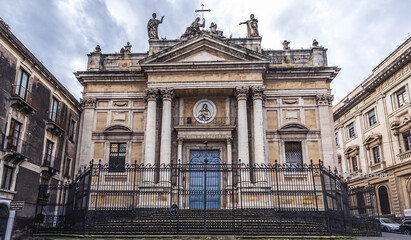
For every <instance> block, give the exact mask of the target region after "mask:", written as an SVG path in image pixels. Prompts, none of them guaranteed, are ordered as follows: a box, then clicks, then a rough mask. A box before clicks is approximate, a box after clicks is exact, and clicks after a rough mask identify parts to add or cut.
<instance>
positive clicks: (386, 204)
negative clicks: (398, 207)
mask: <svg viewBox="0 0 411 240" xmlns="http://www.w3.org/2000/svg"><path fill="white" fill-rule="evenodd" d="M378 197H379V199H380V209H381V215H384V214H391V208H390V199H389V197H388V190H387V188H386V187H385V186H381V187H379V188H378Z"/></svg>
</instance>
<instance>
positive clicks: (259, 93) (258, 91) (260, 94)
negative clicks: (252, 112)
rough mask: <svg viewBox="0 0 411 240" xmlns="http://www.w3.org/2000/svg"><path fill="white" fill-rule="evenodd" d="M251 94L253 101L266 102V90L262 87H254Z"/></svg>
mask: <svg viewBox="0 0 411 240" xmlns="http://www.w3.org/2000/svg"><path fill="white" fill-rule="evenodd" d="M251 94H252V96H253V100H264V88H263V87H261V86H252V87H251Z"/></svg>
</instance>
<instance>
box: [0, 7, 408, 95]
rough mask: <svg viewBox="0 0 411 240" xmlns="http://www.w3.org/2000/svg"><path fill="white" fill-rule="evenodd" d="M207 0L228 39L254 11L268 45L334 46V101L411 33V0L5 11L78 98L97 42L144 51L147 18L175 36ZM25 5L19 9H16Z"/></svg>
mask: <svg viewBox="0 0 411 240" xmlns="http://www.w3.org/2000/svg"><path fill="white" fill-rule="evenodd" d="M202 3H204V5H205V8H206V9H208V8H210V9H211V12H208V13H205V18H206V29H208V26H209V24H210V23H211V22H215V23H217V24H218V28H219V30H223V31H224V34H225V36H227V37H229V36H230V34H232V36H233V37H244V36H245V35H246V27H245V26H244V25H241V26H240V25H239V23H240V22H243V21H245V20H247V19H248V18H249V16H250V14H251V13H253V14H255V17H256V18H257V19H258V20H259V22H258V24H259V32H260V35H261V36H262V37H263V41H262V47H263V48H266V49H282V45H281V44H282V42H283V41H284V39H287V40H288V41H290V42H291V44H290V46H291V48H293V49H299V48H301V47H304V48H308V47H310V45H311V43H312V40H313V39H314V38H315V39H317V40H318V41H319V42H320V45H322V46H324V47H326V48H328V62H329V65H331V66H338V67H341V68H342V70H341V72H340V74H339V75H338V76H337V78H336V79H335V80H334V81H333V83H332V85H331V86H332V88H333V93H334V94H335V99H336V100H335V101H336V102H337V101H338V100H340V99H341V98H342V97H343V96H345V95H346V94H348V93H349V91H351V90H352V89H353V88H354V87H356V86H357V85H358V84H359V83H360V82H362V81H363V80H364V79H365V78H366V77H367V76H368V75H369V74H370V73H371V71H372V69H373V68H374V67H375V66H376V65H377V64H378V63H379V62H381V61H382V60H383V59H384V58H385V57H387V56H388V54H390V53H391V52H392V51H393V50H395V48H397V47H398V46H399V45H400V44H401V43H402V42H403V41H404V40H405V39H406V36H407V35H406V34H407V33H409V32H411V30H410V26H411V22H410V18H409V9H411V2H409V1H407V0H399V1H392V0H363V1H356V0H346V1H327V0H306V1H301V0H291V1H279V0H275V1H273V0H271V1H268V0H267V1H249V0H248V1H233V0H224V1H221V0H202V1H200V0H195V1H191V0H167V1H160V0H152V1H142V0H99V1H87V0H56V1H48V0H38V1H33V2H31V1H29V2H27V1H23V0H15V1H5V0H0V5H1V6H2V7H1V8H0V16H1V17H2V18H4V19H5V20H6V22H7V23H8V24H9V25H10V26H11V27H12V31H13V32H14V33H15V34H16V36H17V37H18V38H19V39H20V40H21V41H22V42H23V43H24V44H25V45H26V46H27V47H28V48H29V49H30V50H31V51H32V52H33V53H34V54H35V55H36V56H37V57H38V58H39V59H40V60H41V61H42V62H43V64H44V65H45V66H46V67H47V68H49V70H50V71H51V72H52V73H53V74H55V76H56V77H57V78H58V79H59V80H60V81H61V82H62V83H63V84H64V85H65V86H67V88H68V89H69V90H71V91H73V95H75V96H76V97H78V96H80V95H81V86H80V84H78V82H77V81H76V79H75V78H74V76H73V74H72V72H74V71H78V70H84V69H85V68H86V64H87V56H86V54H87V53H89V52H90V51H93V50H94V47H95V46H96V45H97V44H99V45H100V46H101V47H102V51H103V52H104V53H111V52H118V51H119V50H120V48H121V47H123V46H124V45H125V44H126V42H127V41H130V43H131V44H132V45H133V48H132V52H146V51H147V50H148V41H147V32H146V31H147V30H146V24H147V21H148V20H149V19H150V18H151V14H152V13H153V12H156V13H157V15H158V17H160V16H162V15H164V16H165V18H164V22H163V24H162V25H160V27H159V35H160V37H167V39H175V38H178V37H179V36H181V34H182V33H183V32H184V30H185V28H186V27H187V26H189V25H190V24H191V22H192V21H193V20H194V18H195V16H196V13H194V10H195V9H199V8H200V7H201V4H202ZM16 9H19V11H15V10H16Z"/></svg>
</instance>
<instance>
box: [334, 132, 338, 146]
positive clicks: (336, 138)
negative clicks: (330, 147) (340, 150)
mask: <svg viewBox="0 0 411 240" xmlns="http://www.w3.org/2000/svg"><path fill="white" fill-rule="evenodd" d="M335 145H336V146H337V147H338V133H335Z"/></svg>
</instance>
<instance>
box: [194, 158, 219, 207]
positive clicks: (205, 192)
mask: <svg viewBox="0 0 411 240" xmlns="http://www.w3.org/2000/svg"><path fill="white" fill-rule="evenodd" d="M219 164H220V151H218V150H191V151H190V189H189V191H190V209H204V200H205V203H206V209H220V200H221V194H220V172H219V169H220V167H219Z"/></svg>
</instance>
